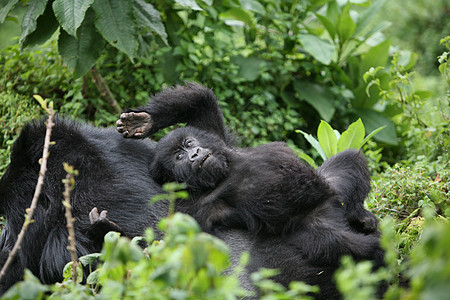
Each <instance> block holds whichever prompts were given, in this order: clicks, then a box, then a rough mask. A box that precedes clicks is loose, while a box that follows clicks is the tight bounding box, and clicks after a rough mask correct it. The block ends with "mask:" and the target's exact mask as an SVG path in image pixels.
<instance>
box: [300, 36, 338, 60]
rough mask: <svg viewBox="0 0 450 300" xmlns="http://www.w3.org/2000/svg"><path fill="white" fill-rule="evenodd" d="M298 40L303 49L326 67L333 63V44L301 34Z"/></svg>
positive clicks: (316, 37)
mask: <svg viewBox="0 0 450 300" xmlns="http://www.w3.org/2000/svg"><path fill="white" fill-rule="evenodd" d="M298 38H299V40H300V43H301V44H302V46H303V49H304V50H305V51H306V52H308V53H309V54H311V56H312V57H314V58H315V59H316V60H318V61H319V62H321V63H323V64H324V65H329V64H330V63H331V61H332V59H333V56H334V52H335V48H334V45H333V44H331V43H330V42H329V41H327V40H322V39H320V38H319V37H318V36H316V35H312V34H300V35H299V36H298Z"/></svg>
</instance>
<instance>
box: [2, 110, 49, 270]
mask: <svg viewBox="0 0 450 300" xmlns="http://www.w3.org/2000/svg"><path fill="white" fill-rule="evenodd" d="M53 115H54V112H53V108H52V107H51V106H50V107H49V108H48V119H47V122H46V124H47V130H46V132H45V139H44V150H43V153H42V160H41V168H40V170H39V177H38V181H37V185H36V189H35V190H34V195H33V200H31V205H30V208H28V209H27V210H26V211H27V213H28V214H26V215H25V222H24V223H23V226H22V229H21V230H20V232H19V235H18V236H17V241H16V243H15V244H14V247H13V248H12V250H11V252H10V253H9V255H8V259H7V260H6V262H5V264H4V265H3V268H2V270H1V271H0V279H2V278H3V276H5V274H6V271H7V270H8V268H9V266H10V265H11V263H12V261H13V260H14V258H15V256H16V254H17V252H18V251H19V249H20V245H21V243H22V241H23V239H24V237H25V232H26V231H27V229H28V226H29V225H30V224H31V223H32V222H33V214H34V210H35V209H36V206H37V202H38V199H39V195H40V194H41V190H42V186H43V185H44V177H45V172H47V159H48V154H49V153H48V149H49V147H50V136H51V133H52V127H53Z"/></svg>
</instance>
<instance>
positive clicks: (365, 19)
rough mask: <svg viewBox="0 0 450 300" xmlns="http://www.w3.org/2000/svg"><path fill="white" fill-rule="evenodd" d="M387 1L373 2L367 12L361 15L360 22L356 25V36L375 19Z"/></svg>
mask: <svg viewBox="0 0 450 300" xmlns="http://www.w3.org/2000/svg"><path fill="white" fill-rule="evenodd" d="M385 2H386V0H377V1H375V2H373V4H372V5H370V6H369V7H368V8H367V9H366V10H364V11H363V12H362V13H361V14H359V17H358V21H357V23H356V29H355V34H359V33H360V32H362V31H363V30H364V29H365V28H366V26H367V25H368V24H369V23H370V21H371V20H372V19H373V17H375V15H376V14H377V13H378V11H379V10H380V9H381V7H382V6H383V5H384V3H385Z"/></svg>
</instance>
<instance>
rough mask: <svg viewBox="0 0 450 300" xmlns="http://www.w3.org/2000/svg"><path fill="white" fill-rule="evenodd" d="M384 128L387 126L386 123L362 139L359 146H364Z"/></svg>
mask: <svg viewBox="0 0 450 300" xmlns="http://www.w3.org/2000/svg"><path fill="white" fill-rule="evenodd" d="M384 128H386V125H384V126H381V127H379V128H377V129H375V130H374V131H372V132H371V133H369V134H368V135H367V136H366V138H365V139H364V140H363V141H362V143H361V146H359V148H361V147H362V146H364V144H365V143H367V141H368V140H370V139H371V138H372V137H373V136H374V135H375V134H377V133H378V132H380V131H381V130H383V129H384Z"/></svg>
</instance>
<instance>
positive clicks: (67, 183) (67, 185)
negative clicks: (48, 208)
mask: <svg viewBox="0 0 450 300" xmlns="http://www.w3.org/2000/svg"><path fill="white" fill-rule="evenodd" d="M66 171H67V170H66ZM73 175H74V174H73V172H68V173H67V175H66V179H65V180H63V181H64V193H63V195H64V201H63V205H64V207H65V208H66V214H65V216H66V220H67V231H68V232H69V246H67V249H68V250H69V251H70V255H71V257H72V281H73V282H75V283H76V282H77V267H78V257H77V245H76V243H75V230H74V227H73V222H74V221H75V218H74V217H73V216H72V205H70V192H71V191H72V190H73V187H74V183H75V180H74V176H73Z"/></svg>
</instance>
